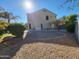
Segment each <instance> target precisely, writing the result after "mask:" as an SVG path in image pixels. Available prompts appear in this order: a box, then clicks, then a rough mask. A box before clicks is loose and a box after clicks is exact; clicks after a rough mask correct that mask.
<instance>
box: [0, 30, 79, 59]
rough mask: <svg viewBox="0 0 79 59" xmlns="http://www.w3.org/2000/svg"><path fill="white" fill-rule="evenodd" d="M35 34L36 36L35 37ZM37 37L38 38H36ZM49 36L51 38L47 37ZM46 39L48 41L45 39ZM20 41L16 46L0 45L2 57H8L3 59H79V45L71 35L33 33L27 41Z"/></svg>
mask: <svg viewBox="0 0 79 59" xmlns="http://www.w3.org/2000/svg"><path fill="white" fill-rule="evenodd" d="M34 33H35V35H33V34H34ZM40 34H41V35H40ZM43 34H45V35H43ZM51 34H53V35H51ZM63 34H64V35H63ZM36 35H37V37H38V38H36V37H35V36H36ZM38 35H40V36H38ZM47 35H49V36H48V37H46V36H47ZM50 35H51V37H50ZM54 36H55V37H56V36H57V38H55V37H54ZM58 36H59V37H58ZM45 37H46V38H48V39H45ZM49 37H50V38H49ZM53 37H54V38H53ZM39 39H40V40H39ZM18 41H19V42H17V43H16V44H15V45H11V44H9V45H0V52H1V53H0V55H1V56H7V57H1V58H3V59H5V58H10V59H79V57H78V55H79V47H78V44H77V42H76V40H75V38H74V37H73V35H72V34H70V33H66V32H59V33H58V32H53V31H48V32H47V31H32V32H31V33H29V34H28V35H27V38H26V39H24V40H21V41H20V40H18Z"/></svg>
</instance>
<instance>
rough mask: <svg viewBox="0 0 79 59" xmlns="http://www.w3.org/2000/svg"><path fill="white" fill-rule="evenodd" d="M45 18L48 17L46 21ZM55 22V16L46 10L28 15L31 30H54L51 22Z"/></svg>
mask: <svg viewBox="0 0 79 59" xmlns="http://www.w3.org/2000/svg"><path fill="white" fill-rule="evenodd" d="M46 16H48V17H49V19H48V20H46ZM55 21H56V15H55V14H53V13H51V12H50V11H48V10H40V11H38V12H35V13H32V14H28V23H29V24H31V29H41V27H42V28H43V29H47V28H54V24H53V22H55Z"/></svg>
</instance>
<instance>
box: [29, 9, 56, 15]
mask: <svg viewBox="0 0 79 59" xmlns="http://www.w3.org/2000/svg"><path fill="white" fill-rule="evenodd" d="M40 11H48V12H50V13H52V14H54V15H55V16H57V15H56V14H55V13H53V12H52V11H50V10H48V9H46V8H42V9H40V10H38V11H35V12H32V13H28V14H34V13H38V12H40Z"/></svg>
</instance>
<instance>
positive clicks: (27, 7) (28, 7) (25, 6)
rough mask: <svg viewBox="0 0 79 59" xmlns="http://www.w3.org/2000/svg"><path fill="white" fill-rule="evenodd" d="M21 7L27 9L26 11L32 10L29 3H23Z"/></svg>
mask: <svg viewBox="0 0 79 59" xmlns="http://www.w3.org/2000/svg"><path fill="white" fill-rule="evenodd" d="M23 6H24V8H25V9H27V10H31V9H33V3H32V2H31V1H25V2H24V3H23Z"/></svg>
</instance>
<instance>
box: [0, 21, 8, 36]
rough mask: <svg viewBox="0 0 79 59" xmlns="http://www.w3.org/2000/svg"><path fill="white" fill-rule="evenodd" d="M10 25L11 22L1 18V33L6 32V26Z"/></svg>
mask: <svg viewBox="0 0 79 59" xmlns="http://www.w3.org/2000/svg"><path fill="white" fill-rule="evenodd" d="M8 26H9V24H8V23H7V22H5V21H2V20H0V35H2V34H4V33H6V32H7V31H6V28H7V27H8Z"/></svg>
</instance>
